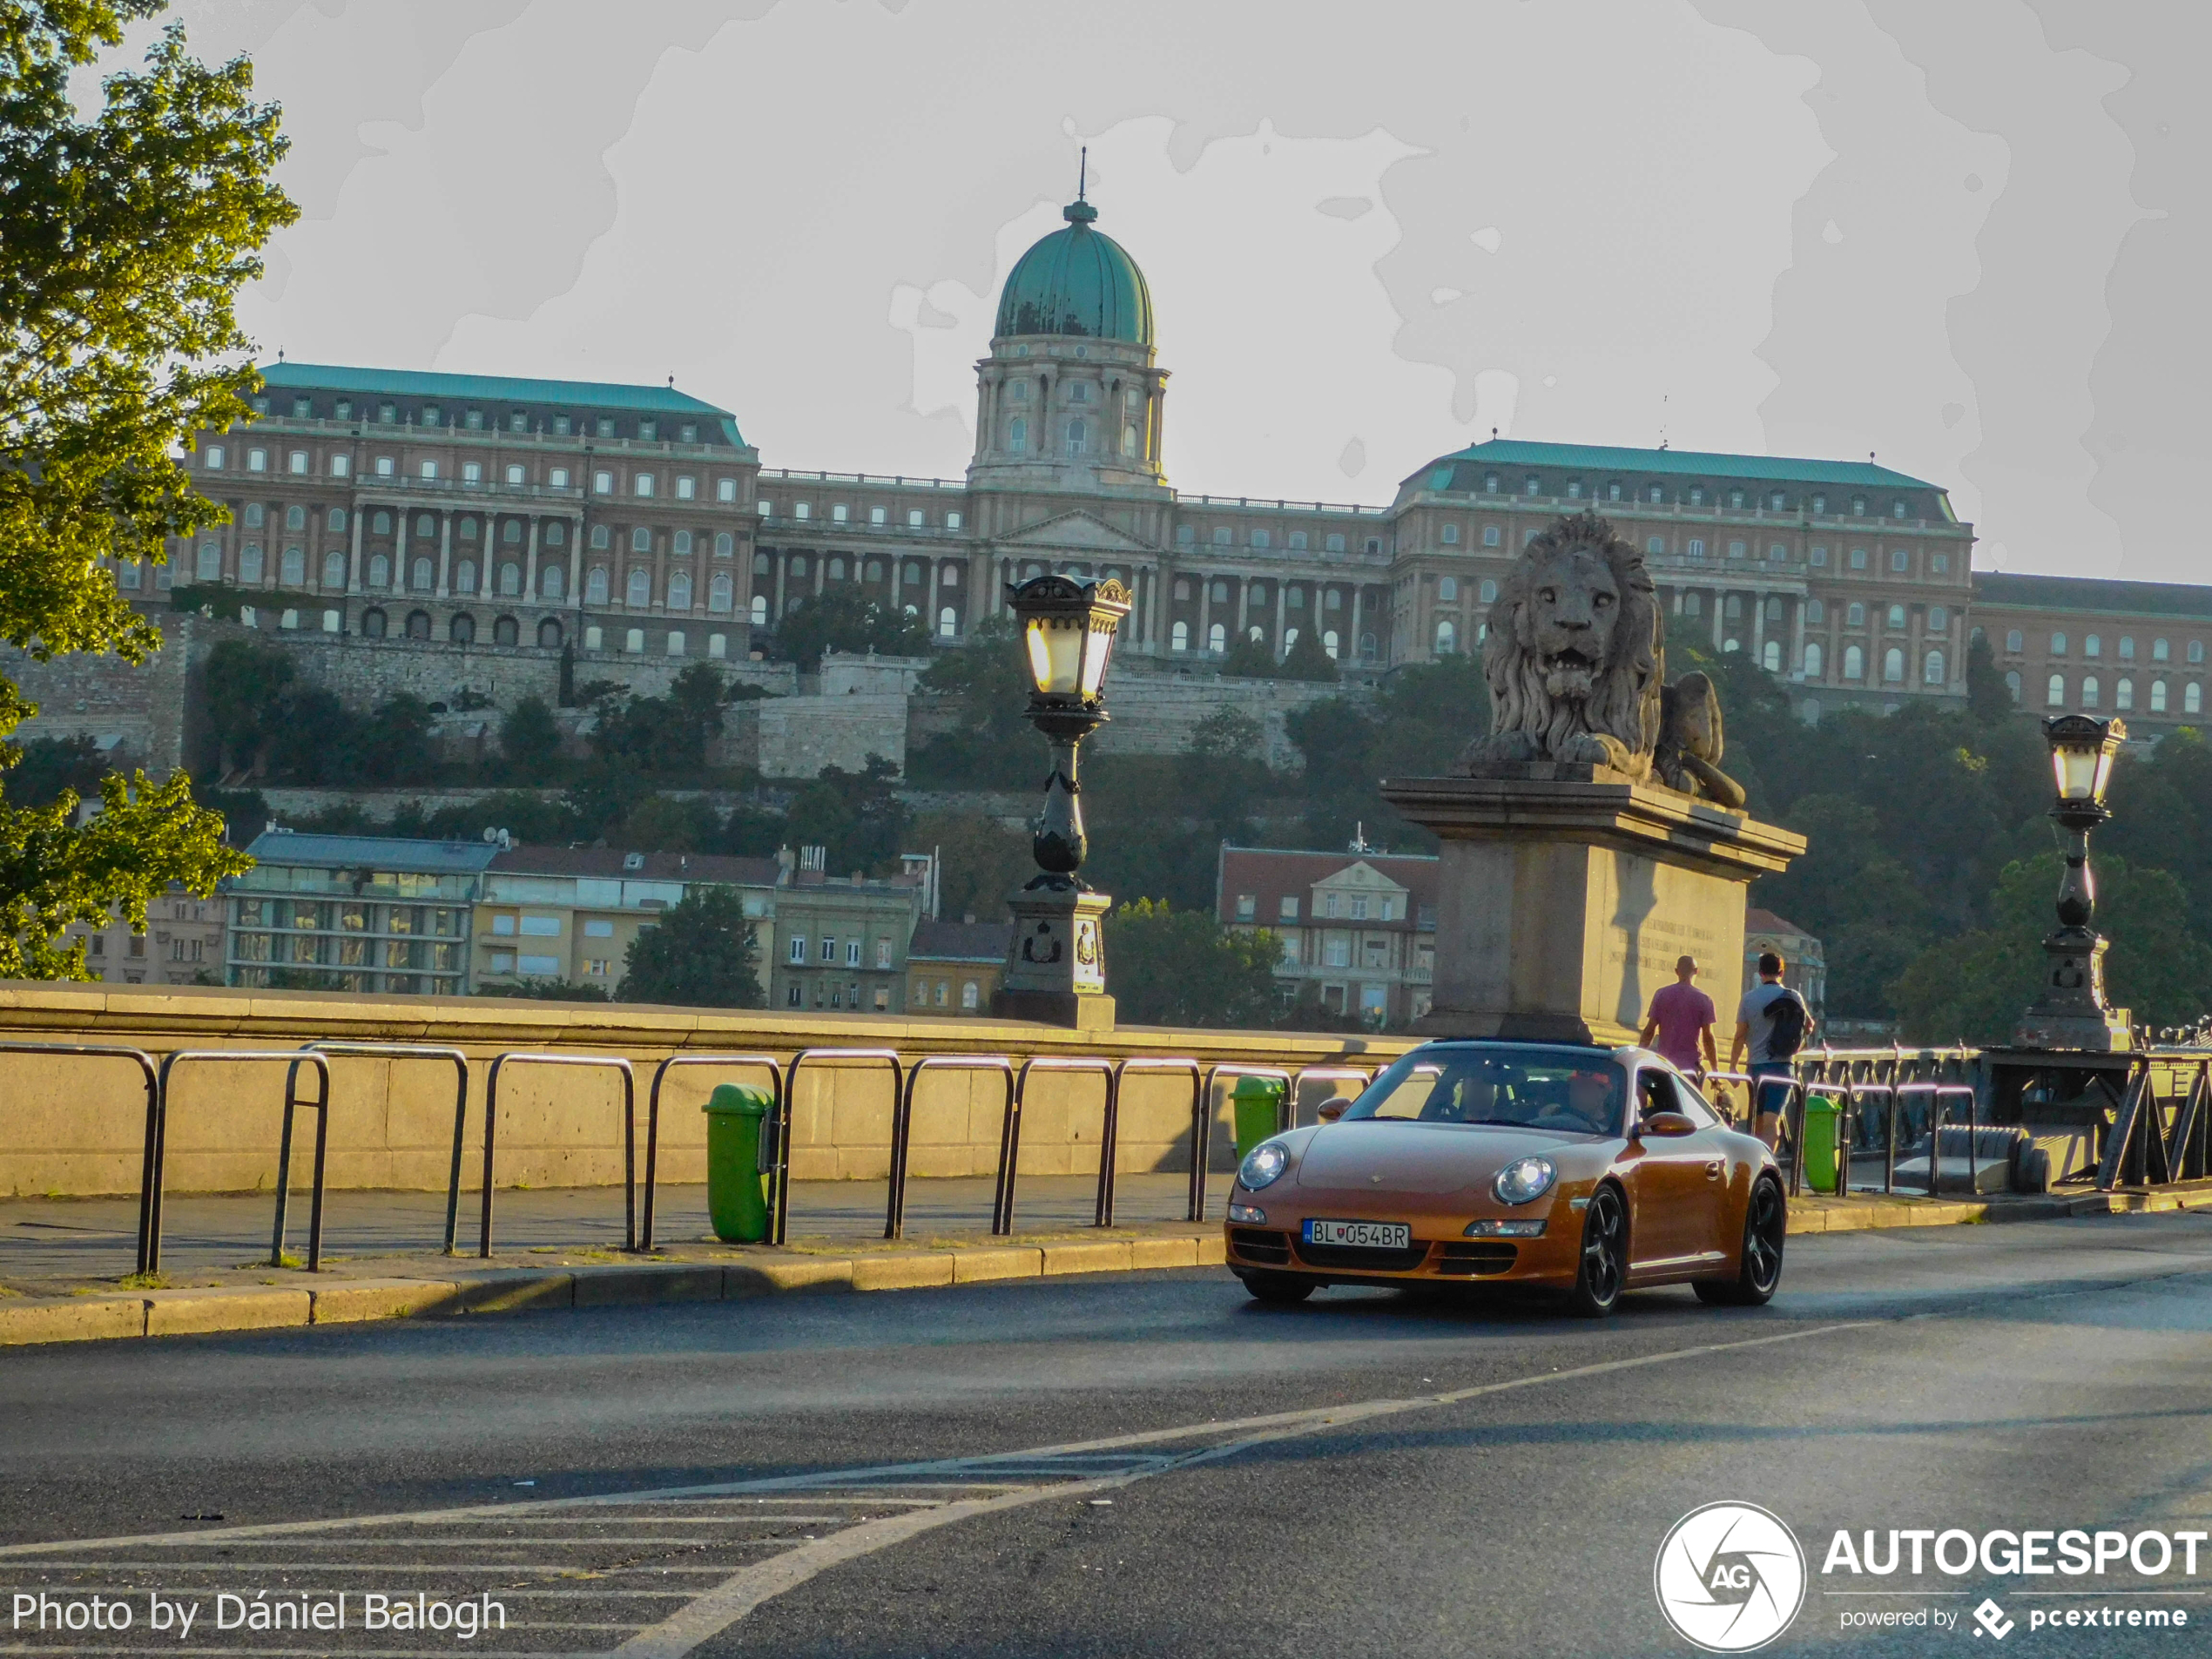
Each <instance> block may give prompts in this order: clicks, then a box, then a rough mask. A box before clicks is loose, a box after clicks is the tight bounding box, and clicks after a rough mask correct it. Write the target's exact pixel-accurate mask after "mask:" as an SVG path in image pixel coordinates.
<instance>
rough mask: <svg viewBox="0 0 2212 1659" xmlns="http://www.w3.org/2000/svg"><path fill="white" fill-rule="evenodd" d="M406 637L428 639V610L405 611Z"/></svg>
mask: <svg viewBox="0 0 2212 1659" xmlns="http://www.w3.org/2000/svg"><path fill="white" fill-rule="evenodd" d="M407 637H408V638H409V639H428V637H430V613H429V612H428V611H427V610H410V611H408V613H407Z"/></svg>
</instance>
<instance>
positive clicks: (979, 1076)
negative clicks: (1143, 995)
mask: <svg viewBox="0 0 2212 1659" xmlns="http://www.w3.org/2000/svg"><path fill="white" fill-rule="evenodd" d="M0 1040H5V1041H9V1042H54V1043H106V1044H120V1045H125V1046H130V1047H135V1048H140V1049H145V1050H147V1051H149V1052H151V1053H152V1054H153V1055H155V1056H156V1058H157V1059H158V1058H160V1057H161V1056H163V1055H167V1054H169V1053H172V1052H174V1051H176V1050H178V1049H253V1050H266V1051H268V1052H272V1053H275V1052H280V1051H284V1050H290V1049H298V1048H300V1047H301V1046H302V1045H304V1044H306V1043H308V1042H317V1041H331V1042H337V1041H351V1042H416V1043H431V1044H437V1045H444V1046H451V1047H455V1048H458V1049H462V1050H463V1051H464V1052H465V1053H466V1054H467V1055H468V1056H469V1083H470V1088H469V1122H468V1131H467V1135H466V1139H465V1148H464V1157H463V1160H462V1171H463V1183H464V1184H465V1185H466V1186H468V1187H469V1188H471V1189H472V1190H473V1189H475V1188H476V1186H477V1185H478V1172H479V1170H480V1169H481V1156H482V1143H483V1142H482V1132H483V1112H484V1107H485V1100H484V1089H485V1084H486V1074H487V1072H488V1069H489V1062H490V1061H491V1059H492V1058H493V1057H494V1056H495V1055H499V1054H501V1053H503V1052H505V1053H515V1052H529V1053H560V1054H582V1055H617V1056H620V1057H622V1058H624V1059H626V1060H628V1061H629V1062H631V1066H632V1067H633V1069H634V1070H635V1075H636V1079H637V1085H636V1087H637V1096H636V1108H637V1152H638V1160H639V1168H640V1170H641V1171H642V1169H643V1167H644V1137H645V1128H646V1121H647V1116H648V1108H649V1103H650V1096H651V1084H652V1078H653V1073H654V1069H655V1068H656V1067H658V1065H659V1063H660V1062H662V1061H664V1060H665V1059H667V1058H668V1057H669V1056H670V1055H674V1054H695V1055H703V1054H718V1055H762V1054H765V1055H773V1056H775V1057H777V1058H778V1059H779V1060H780V1061H782V1062H786V1063H788V1062H789V1061H790V1059H791V1057H792V1055H794V1054H796V1053H797V1052H798V1051H799V1050H800V1049H808V1048H822V1047H835V1048H840V1049H895V1050H896V1051H898V1052H899V1053H900V1054H901V1055H904V1056H906V1057H907V1058H908V1059H909V1060H912V1059H918V1058H920V1057H921V1056H923V1055H930V1054H937V1055H957V1054H969V1055H973V1054H985V1055H1007V1056H1008V1057H1009V1058H1011V1059H1012V1060H1013V1061H1014V1062H1015V1064H1016V1065H1017V1066H1018V1065H1019V1064H1020V1063H1021V1062H1022V1061H1023V1060H1026V1059H1028V1058H1029V1057H1030V1056H1032V1055H1060V1056H1073V1055H1081V1056H1101V1057H1103V1058H1105V1059H1108V1060H1117V1059H1120V1058H1123V1057H1124V1056H1128V1055H1142V1056H1147V1057H1154V1058H1158V1057H1172V1056H1183V1055H1188V1056H1190V1057H1192V1058H1195V1059H1197V1060H1198V1061H1199V1062H1202V1063H1204V1064H1205V1065H1207V1066H1211V1065H1214V1064H1217V1063H1228V1062H1243V1063H1246V1064H1258V1065H1266V1066H1277V1067H1283V1068H1286V1069H1288V1068H1296V1067H1298V1066H1305V1065H1331V1064H1344V1063H1352V1064H1358V1065H1365V1066H1370V1067H1373V1066H1380V1065H1383V1064H1386V1063H1387V1062H1389V1061H1391V1060H1393V1059H1394V1058H1396V1057H1397V1055H1399V1054H1401V1053H1403V1052H1404V1051H1405V1049H1406V1048H1407V1047H1408V1046H1409V1042H1408V1040H1407V1039H1405V1038H1402V1037H1387V1036H1367V1035H1356V1034H1355V1035H1334V1034H1327V1035H1325V1034H1305V1033H1282V1032H1226V1031H1175V1030H1162V1029H1155V1028H1138V1027H1131V1028H1123V1029H1121V1030H1117V1031H1114V1032H1109V1033H1107V1034H1105V1035H1103V1036H1102V1035H1096V1034H1084V1035H1076V1034H1075V1033H1072V1032H1068V1031H1062V1030H1059V1029H1057V1028H1052V1027H1047V1026H1039V1025H1031V1024H1026V1023H1023V1022H1015V1021H1005V1020H945V1019H921V1020H911V1021H910V1020H906V1019H902V1018H899V1017H895V1016H868V1015H852V1016H849V1017H843V1018H840V1017H835V1016H833V1017H830V1018H827V1019H825V1018H824V1017H823V1016H821V1015H813V1016H808V1015H800V1014H781V1013H773V1012H767V1011H759V1010H730V1011H725V1010H716V1009H684V1008H646V1007H638V1006H632V1005H628V1004H614V1005H606V1004H575V1005H569V1004H560V1003H548V1002H536V1001H509V1000H506V999H503V998H498V999H496V998H465V997H456V998H444V997H395V998H388V999H378V998H369V997H332V996H326V995H320V994H319V993H315V992H307V991H245V990H233V989H225V988H206V989H203V988H185V987H178V988H169V989H155V988H150V987H138V986H103V985H46V984H29V983H24V982H0ZM330 1064H331V1069H332V1076H333V1100H332V1104H331V1116H330V1149H329V1173H328V1184H329V1186H330V1188H331V1190H334V1191H341V1190H347V1189H366V1188H384V1189H402V1190H433V1191H435V1190H442V1189H443V1188H444V1186H445V1184H446V1181H447V1177H448V1170H449V1168H450V1163H451V1158H452V1152H453V1123H454V1094H455V1072H454V1068H453V1066H452V1064H451V1062H442V1061H438V1060H433V1059H421V1060H417V1059H407V1060H392V1059H384V1058H376V1059H361V1058H336V1059H334V1060H332V1061H331V1062H330ZM285 1071H286V1068H285V1067H284V1066H282V1065H280V1064H277V1063H274V1062H204V1063H203V1062H184V1063H183V1064H182V1065H180V1066H179V1069H178V1070H177V1071H176V1072H175V1073H174V1074H173V1077H172V1088H171V1093H170V1099H169V1126H168V1137H167V1149H168V1150H167V1158H168V1179H167V1190H169V1191H172V1192H214V1191H254V1190H266V1189H269V1188H270V1187H271V1186H272V1185H273V1182H274V1180H275V1178H276V1156H277V1144H278V1140H279V1131H280V1123H281V1119H282V1110H283V1095H284V1079H285ZM761 1075H762V1074H761V1073H760V1072H759V1071H758V1070H757V1069H756V1070H751V1071H748V1070H747V1069H745V1068H743V1067H739V1066H737V1065H734V1064H729V1065H724V1064H711V1065H699V1066H687V1067H679V1068H678V1069H674V1070H673V1071H671V1073H670V1074H669V1075H668V1080H667V1083H666V1086H665V1087H664V1090H663V1094H662V1099H661V1136H660V1156H659V1173H660V1178H661V1179H662V1180H664V1181H670V1182H695V1181H700V1180H703V1179H705V1117H704V1116H703V1115H702V1114H701V1112H700V1110H699V1106H700V1104H701V1103H702V1102H703V1101H704V1100H705V1097H706V1096H707V1094H708V1093H709V1092H710V1091H711V1089H712V1088H713V1086H714V1085H715V1084H716V1083H718V1082H743V1081H746V1080H747V1079H748V1078H758V1077H759V1076H761ZM302 1087H303V1089H308V1090H309V1092H312V1085H311V1084H310V1083H308V1082H306V1081H305V1080H304V1079H303V1082H302ZM1314 1088H1315V1093H1316V1094H1317V1095H1318V1094H1319V1093H1321V1092H1324V1091H1325V1088H1326V1086H1325V1085H1323V1084H1319V1083H1317V1084H1316V1085H1315V1086H1314ZM1004 1099H1005V1089H1004V1085H1003V1083H1002V1082H1001V1080H1000V1078H999V1076H996V1075H995V1074H992V1073H988V1072H973V1071H957V1070H942V1071H925V1072H924V1073H923V1074H922V1076H921V1081H920V1082H919V1084H918V1085H917V1087H916V1089H915V1096H914V1127H913V1138H912V1146H911V1151H910V1154H909V1160H908V1170H909V1173H910V1174H912V1175H914V1176H916V1177H931V1176H964V1175H988V1174H990V1173H992V1172H993V1171H994V1170H995V1169H996V1167H997V1162H998V1147H999V1133H1000V1126H1001V1120H1002V1116H1003V1106H1004ZM0 1100H4V1101H5V1102H6V1103H7V1109H6V1110H5V1111H0V1193H5V1194H10V1195H15V1196H33V1195H37V1196H54V1197H83V1196H91V1195H98V1194H118V1193H135V1192H136V1191H137V1190H138V1174H139V1161H140V1152H141V1147H142V1145H143V1139H142V1136H143V1132H144V1129H145V1089H144V1087H143V1085H142V1084H141V1082H139V1079H138V1073H137V1070H136V1069H135V1068H134V1067H133V1066H132V1064H131V1063H130V1062H127V1061H121V1060H112V1059H91V1058H82V1057H74V1056H60V1055H51V1056H49V1055H6V1054H0ZM893 1100H894V1091H893V1088H892V1081H891V1070H890V1068H889V1067H888V1066H887V1065H886V1064H884V1063H882V1062H877V1061H853V1062H834V1063H831V1062H809V1063H808V1064H807V1065H806V1066H805V1067H802V1068H801V1069H800V1072H799V1079H798V1083H797V1087H796V1091H795V1094H794V1097H793V1103H792V1123H793V1133H792V1174H793V1176H794V1177H797V1178H799V1179H806V1180H824V1179H844V1180H867V1179H880V1178H882V1177H883V1176H884V1174H885V1173H886V1171H887V1170H888V1168H889V1164H890V1149H891V1126H892V1115H893ZM1102 1103H1103V1084H1102V1082H1101V1080H1100V1078H1099V1077H1098V1076H1096V1075H1095V1074H1088V1073H1082V1072H1059V1071H1044V1072H1039V1073H1038V1074H1036V1075H1035V1077H1034V1079H1033V1081H1032V1082H1031V1085H1030V1088H1029V1090H1028V1099H1027V1100H1026V1102H1025V1103H1024V1109H1023V1114H1022V1170H1023V1172H1024V1173H1034V1174H1039V1175H1056V1174H1069V1173H1077V1174H1080V1173H1085V1172H1088V1171H1089V1170H1095V1169H1096V1167H1097V1157H1098V1153H1097V1148H1098V1141H1099V1135H1100V1118H1101V1107H1102ZM313 1120H314V1114H313V1113H312V1112H303V1113H301V1114H300V1129H299V1131H298V1136H299V1138H298V1143H297V1147H296V1150H295V1152H294V1157H293V1172H294V1180H295V1182H296V1183H298V1184H300V1185H302V1186H304V1185H305V1184H306V1181H307V1171H308V1170H309V1169H310V1168H311V1157H312V1148H313ZM621 1124H622V1092H621V1087H620V1082H619V1078H618V1075H617V1073H615V1072H613V1071H611V1070H597V1069H582V1068H570V1067H550V1066H531V1065H529V1064H528V1063H527V1062H517V1061H510V1062H509V1063H508V1065H507V1066H506V1068H504V1069H503V1075H502V1082H501V1089H500V1101H499V1129H498V1169H497V1181H496V1184H498V1185H501V1186H516V1185H529V1186H534V1187H536V1186H612V1185H618V1184H621V1182H622V1179H623V1155H622V1129H621ZM1213 1142H1214V1146H1215V1149H1216V1156H1215V1158H1214V1163H1215V1165H1216V1166H1217V1168H1222V1169H1226V1168H1228V1167H1230V1163H1231V1158H1232V1154H1231V1151H1230V1150H1229V1148H1230V1144H1231V1136H1230V1135H1229V1132H1228V1129H1227V1116H1226V1110H1225V1108H1224V1109H1220V1110H1219V1111H1218V1112H1217V1119H1216V1127H1215V1130H1214V1135H1213ZM1189 1167H1190V1082H1189V1080H1188V1078H1187V1077H1186V1076H1179V1075H1177V1074H1173V1073H1142V1072H1140V1073H1134V1074H1132V1075H1131V1076H1130V1078H1129V1080H1128V1082H1127V1086H1126V1088H1125V1089H1124V1092H1123V1099H1122V1103H1121V1130H1120V1141H1119V1155H1118V1157H1117V1158H1116V1168H1117V1169H1120V1170H1125V1171H1143V1170H1186V1169H1188V1168H1189Z"/></svg>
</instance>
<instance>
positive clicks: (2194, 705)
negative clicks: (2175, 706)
mask: <svg viewBox="0 0 2212 1659" xmlns="http://www.w3.org/2000/svg"><path fill="white" fill-rule="evenodd" d="M2203 712H2204V687H2203V686H2202V685H2199V684H2198V683H2197V682H2196V681H2195V680H2191V681H2190V682H2189V683H2188V685H2184V686H2183V687H2182V713H2184V714H2202V713H2203Z"/></svg>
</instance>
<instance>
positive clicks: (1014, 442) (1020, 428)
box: [1006, 415, 1029, 455]
mask: <svg viewBox="0 0 2212 1659" xmlns="http://www.w3.org/2000/svg"><path fill="white" fill-rule="evenodd" d="M1006 447H1007V448H1008V449H1010V450H1012V451H1013V452H1014V453H1015V455H1020V454H1021V453H1022V451H1023V450H1025V449H1027V448H1028V447H1029V423H1028V421H1025V420H1023V419H1022V417H1021V416H1020V415H1015V417H1014V419H1013V420H1011V421H1008V423H1007V428H1006Z"/></svg>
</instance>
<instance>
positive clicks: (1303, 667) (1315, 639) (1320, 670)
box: [1276, 628, 1338, 685]
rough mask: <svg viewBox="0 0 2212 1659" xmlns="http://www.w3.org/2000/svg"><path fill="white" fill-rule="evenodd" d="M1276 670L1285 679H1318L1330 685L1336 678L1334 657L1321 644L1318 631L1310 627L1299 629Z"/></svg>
mask: <svg viewBox="0 0 2212 1659" xmlns="http://www.w3.org/2000/svg"><path fill="white" fill-rule="evenodd" d="M1276 672H1277V674H1278V676H1279V677H1280V678H1284V679H1286V680H1319V681H1324V682H1326V683H1327V684H1330V685H1334V684H1335V683H1336V680H1337V678H1338V676H1337V663H1336V658H1333V657H1332V656H1330V655H1329V653H1328V651H1327V648H1326V647H1325V646H1324V645H1323V644H1321V634H1320V631H1319V630H1318V629H1312V628H1308V629H1304V630H1301V631H1299V634H1298V637H1297V638H1296V639H1295V640H1293V641H1292V642H1291V649H1290V650H1289V651H1287V652H1286V653H1285V655H1284V658H1283V666H1282V667H1281V668H1279V669H1278V670H1277V671H1276Z"/></svg>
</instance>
